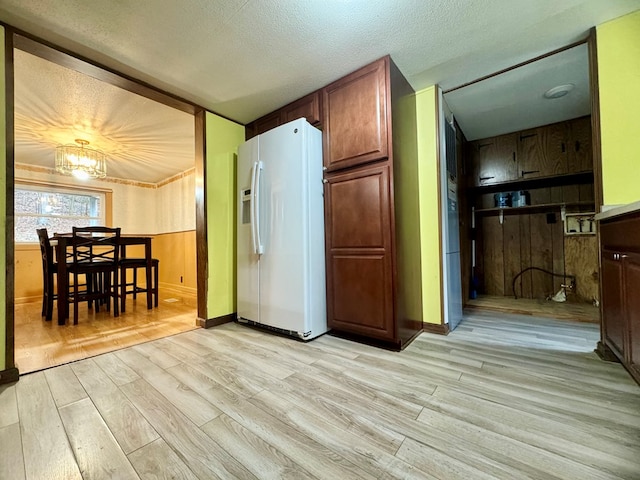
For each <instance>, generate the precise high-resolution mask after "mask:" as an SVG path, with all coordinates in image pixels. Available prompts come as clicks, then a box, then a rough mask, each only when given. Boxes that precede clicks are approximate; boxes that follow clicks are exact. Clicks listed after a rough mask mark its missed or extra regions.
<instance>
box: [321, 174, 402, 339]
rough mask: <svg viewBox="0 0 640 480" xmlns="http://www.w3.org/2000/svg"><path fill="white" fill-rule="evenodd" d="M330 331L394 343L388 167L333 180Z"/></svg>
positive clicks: (329, 191)
mask: <svg viewBox="0 0 640 480" xmlns="http://www.w3.org/2000/svg"><path fill="white" fill-rule="evenodd" d="M326 180H327V183H326V190H325V218H326V225H325V231H326V249H327V315H328V324H329V328H332V329H334V330H339V331H343V332H349V333H355V334H359V335H364V336H367V337H372V338H377V339H382V340H393V339H394V337H395V324H394V317H393V312H394V309H393V259H392V245H391V238H392V234H393V225H392V218H393V217H392V214H391V212H392V204H391V190H390V189H391V174H390V169H389V165H388V163H383V164H378V165H376V166H368V167H363V168H358V169H356V170H352V171H350V172H348V173H339V174H333V175H327V177H326Z"/></svg>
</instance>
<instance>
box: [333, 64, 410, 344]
mask: <svg viewBox="0 0 640 480" xmlns="http://www.w3.org/2000/svg"><path fill="white" fill-rule="evenodd" d="M322 98H323V105H322V108H323V122H322V123H323V126H324V135H323V145H324V149H323V158H324V169H325V178H324V182H325V235H326V237H325V246H326V261H327V315H328V325H329V327H330V328H331V329H332V331H333V332H334V333H341V334H345V335H347V336H355V337H360V338H362V339H367V340H369V341H374V342H376V343H381V344H383V345H385V346H389V347H391V348H398V349H401V348H404V346H406V345H407V344H408V342H410V341H411V340H412V339H413V338H414V337H415V336H416V335H417V334H418V333H419V332H421V331H422V303H421V285H420V281H419V278H420V275H419V273H418V274H417V275H416V272H415V268H416V264H417V265H418V266H419V263H420V262H419V261H417V260H416V259H419V258H420V245H419V238H420V234H419V219H418V217H417V208H415V205H410V204H409V203H410V202H411V199H410V198H408V197H412V199H413V201H414V202H415V201H417V200H416V199H417V195H411V194H410V193H411V192H417V182H418V162H417V145H416V142H415V134H414V135H413V136H411V135H407V132H406V131H405V132H404V135H405V136H404V137H403V138H405V139H408V140H405V141H404V142H399V141H398V142H396V143H393V142H392V140H393V139H394V138H396V137H397V136H398V135H400V132H401V128H403V129H408V131H409V132H410V131H411V129H413V132H415V118H416V117H415V98H414V92H413V89H412V88H411V87H410V85H409V84H408V82H407V81H406V80H405V78H404V77H403V76H402V74H401V73H400V71H399V70H398V69H397V67H396V66H395V65H394V64H393V62H392V61H391V59H390V58H389V57H384V58H382V59H380V60H378V61H376V62H374V63H372V64H370V65H367V66H365V67H363V68H362V69H360V70H358V71H356V72H353V73H352V74H350V75H347V76H346V77H344V78H341V79H340V80H337V81H336V82H334V83H332V84H330V85H328V86H327V87H325V88H324V89H322ZM392 98H393V102H392Z"/></svg>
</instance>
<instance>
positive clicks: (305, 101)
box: [280, 90, 321, 127]
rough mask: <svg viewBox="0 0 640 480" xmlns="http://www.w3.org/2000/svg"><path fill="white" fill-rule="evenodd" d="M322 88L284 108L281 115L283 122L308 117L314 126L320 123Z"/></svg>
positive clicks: (308, 120)
mask: <svg viewBox="0 0 640 480" xmlns="http://www.w3.org/2000/svg"><path fill="white" fill-rule="evenodd" d="M320 102H321V100H320V90H318V91H316V92H313V93H311V94H309V95H307V96H305V97H302V98H300V99H299V100H296V101H295V102H293V103H290V104H289V105H287V106H286V107H284V108H283V109H282V113H281V115H280V117H281V120H282V123H287V122H291V121H292V120H296V119H298V118H303V117H304V118H306V119H307V122H309V123H310V124H311V125H313V126H314V127H317V126H319V125H320V120H321V117H320Z"/></svg>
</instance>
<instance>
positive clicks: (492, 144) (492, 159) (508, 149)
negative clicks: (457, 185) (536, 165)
mask: <svg viewBox="0 0 640 480" xmlns="http://www.w3.org/2000/svg"><path fill="white" fill-rule="evenodd" d="M516 149H517V135H516V134H513V133H510V134H507V135H500V136H499V137H493V138H487V139H485V140H476V141H474V142H471V162H472V169H473V185H475V186H482V185H491V184H494V183H501V182H509V181H512V180H516V179H517V178H518V171H517V163H516Z"/></svg>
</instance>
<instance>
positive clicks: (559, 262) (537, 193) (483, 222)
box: [476, 185, 599, 301]
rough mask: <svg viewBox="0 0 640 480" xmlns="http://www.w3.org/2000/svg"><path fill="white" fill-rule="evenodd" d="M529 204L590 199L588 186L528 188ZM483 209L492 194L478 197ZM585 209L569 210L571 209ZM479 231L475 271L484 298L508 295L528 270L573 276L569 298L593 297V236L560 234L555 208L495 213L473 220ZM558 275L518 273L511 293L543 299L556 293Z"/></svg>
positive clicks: (595, 271) (595, 274)
mask: <svg viewBox="0 0 640 480" xmlns="http://www.w3.org/2000/svg"><path fill="white" fill-rule="evenodd" d="M530 195H531V203H532V204H533V205H536V204H548V203H557V202H578V201H581V202H582V201H585V202H586V201H591V200H593V186H592V185H568V186H561V187H551V188H539V189H535V190H534V189H532V190H530ZM481 203H482V206H483V207H484V208H490V207H493V206H494V204H493V203H494V200H493V194H487V195H484V196H483V197H482V198H481ZM579 210H583V211H584V210H585V209H584V208H583V207H574V208H573V211H579ZM476 225H477V227H478V228H479V231H478V242H477V246H476V254H477V256H476V264H477V266H476V272H477V276H478V277H479V280H480V285H481V288H480V291H481V293H484V294H487V295H506V296H511V295H513V290H512V285H513V279H514V278H515V276H516V275H518V273H520V272H521V271H523V270H525V269H526V268H528V267H538V268H542V269H545V270H548V271H552V272H554V273H557V274H563V275H564V274H568V275H575V276H576V287H577V288H576V292H575V295H574V296H573V297H570V298H569V300H576V301H592V300H593V298H594V297H595V298H598V297H599V294H598V255H597V250H596V246H597V243H596V237H595V235H592V236H586V235H585V236H565V235H564V226H563V223H562V218H561V215H560V210H559V209H558V208H556V209H555V210H554V211H549V212H542V213H529V214H518V215H508V214H507V215H505V216H504V221H503V223H502V224H500V218H499V216H498V215H495V214H494V215H488V216H481V217H479V218H477V219H476ZM563 281H564V279H563V278H562V277H552V276H551V275H548V274H546V273H543V272H541V271H537V270H530V271H528V272H526V273H524V274H522V275H521V276H520V277H519V279H518V281H517V282H516V285H515V287H516V288H515V291H516V295H517V296H518V297H523V298H545V297H547V296H548V295H550V294H554V293H556V292H557V291H558V290H560V285H561V284H562V283H563Z"/></svg>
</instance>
